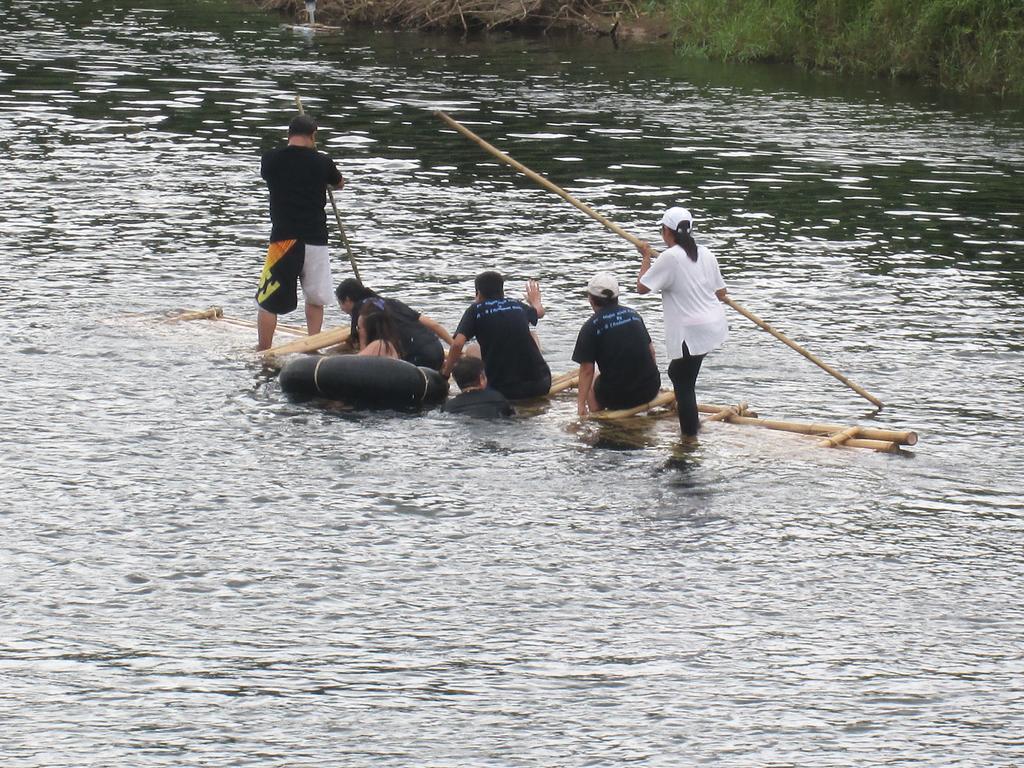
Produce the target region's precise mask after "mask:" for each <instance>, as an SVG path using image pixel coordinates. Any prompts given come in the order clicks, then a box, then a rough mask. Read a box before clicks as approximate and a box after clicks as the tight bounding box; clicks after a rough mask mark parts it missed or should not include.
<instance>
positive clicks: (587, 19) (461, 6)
mask: <svg viewBox="0 0 1024 768" xmlns="http://www.w3.org/2000/svg"><path fill="white" fill-rule="evenodd" d="M254 1H255V2H256V3H257V4H258V5H259V6H260V7H261V8H263V9H264V10H272V11H277V12H279V13H282V14H285V15H287V16H290V17H292V18H294V19H296V20H298V21H300V22H303V21H305V20H306V18H307V16H306V11H305V4H304V2H303V0H254ZM316 18H317V21H318V22H320V21H323V22H326V23H329V24H340V23H343V22H350V23H358V24H391V25H395V26H397V27H400V28H403V29H461V30H462V31H463V32H469V31H470V30H488V29H497V28H512V27H518V28H534V29H543V30H551V29H560V28H561V29H582V30H585V31H588V32H591V33H593V34H595V35H598V36H606V37H611V38H612V39H613V40H614V39H615V37H616V35H617V33H618V31H619V29H620V25H621V24H622V20H623V19H639V18H640V12H639V10H638V9H637V7H636V6H635V5H634V4H633V3H632V2H631V1H630V0H388V1H387V2H380V0H319V2H318V3H317V12H316Z"/></svg>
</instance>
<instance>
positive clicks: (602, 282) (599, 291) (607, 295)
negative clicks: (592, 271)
mask: <svg viewBox="0 0 1024 768" xmlns="http://www.w3.org/2000/svg"><path fill="white" fill-rule="evenodd" d="M587 293H589V294H590V295H591V296H596V297H597V298H599V299H615V298H618V296H619V281H618V280H616V279H615V275H613V274H612V273H611V272H598V273H597V274H596V275H594V276H593V277H592V278H590V282H589V283H587Z"/></svg>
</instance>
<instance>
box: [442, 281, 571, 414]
mask: <svg viewBox="0 0 1024 768" xmlns="http://www.w3.org/2000/svg"><path fill="white" fill-rule="evenodd" d="M474 287H475V289H476V298H475V301H474V302H473V303H472V304H471V305H470V306H469V307H468V308H467V309H466V311H465V312H464V313H463V315H462V319H461V320H460V321H459V327H458V328H457V329H456V331H455V338H454V340H453V341H452V344H451V348H450V349H449V350H448V359H447V360H445V363H444V367H443V368H442V369H441V373H442V374H443V375H445V376H449V375H451V373H452V370H453V369H454V367H455V364H456V363H457V362H458V361H459V358H461V357H462V353H463V347H465V345H466V342H468V341H470V340H472V339H474V338H475V339H476V340H477V342H479V344H480V356H481V358H483V361H484V369H485V371H486V372H487V382H488V386H489V387H491V388H493V389H496V390H498V391H499V392H501V394H503V395H504V396H505V397H507V398H508V399H509V400H524V399H527V398H531V397H540V396H542V395H546V394H547V393H548V391H549V390H550V389H551V369H550V368H548V364H547V363H546V362H545V361H544V356H543V355H542V354H541V353H540V348H539V347H538V346H537V341H536V339H535V338H534V336H533V334H532V333H531V332H530V326H531V325H532V326H536V325H537V322H538V320H540V318H542V317H544V305H543V304H542V303H541V297H540V286H539V285H538V283H537V281H536V280H530V281H528V282H527V283H526V301H525V302H522V301H516V300H514V299H507V298H505V278H504V277H502V276H501V274H500V273H498V272H493V271H487V272H481V273H480V274H479V275H477V276H476V280H475V282H474Z"/></svg>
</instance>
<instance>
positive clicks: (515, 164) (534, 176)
mask: <svg viewBox="0 0 1024 768" xmlns="http://www.w3.org/2000/svg"><path fill="white" fill-rule="evenodd" d="M434 114H435V115H436V116H437V117H438V118H440V119H441V120H442V121H444V122H445V123H446V124H447V125H448V126H450V127H451V128H453V129H454V130H456V131H458V132H459V133H461V134H462V135H463V136H465V137H466V138H468V139H469V140H470V141H472V142H474V143H476V144H478V145H479V146H480V147H482V148H483V149H484V150H485V151H487V152H489V153H490V154H492V155H494V156H495V157H496V158H498V159H499V160H501V161H502V162H503V163H505V164H506V165H509V166H511V167H512V168H515V169H516V170H517V171H519V172H520V173H522V174H523V175H524V176H526V177H527V178H529V179H531V180H533V181H535V182H537V183H538V184H540V185H541V186H542V187H544V188H545V189H547V190H549V191H551V192H554V193H555V194H556V195H558V196H559V197H561V198H562V199H563V200H565V201H566V202H568V203H570V204H571V205H573V206H575V207H576V208H578V209H579V210H581V211H583V212H584V213H585V214H587V215H588V216H590V217H591V218H593V219H595V220H597V221H599V222H600V223H601V224H602V225H604V227H605V228H606V229H608V230H610V231H611V232H614V233H615V234H617V235H618V236H619V237H621V238H623V239H624V240H627V241H629V242H630V243H632V244H633V245H635V246H638V247H639V246H640V245H641V244H642V243H643V242H644V241H643V240H641V239H640V238H638V237H636V236H634V235H631V234H630V233H629V232H627V231H626V230H624V229H623V228H622V227H620V226H619V225H618V224H616V223H615V222H613V221H611V220H610V219H608V218H606V217H605V216H602V215H601V214H600V213H598V212H597V211H595V210H594V209H593V208H591V207H590V206H588V205H586V204H584V203H582V202H580V201H579V200H577V199H576V198H575V197H573V196H572V195H571V194H569V193H568V192H566V191H565V190H564V189H562V188H561V187H559V186H558V185H557V184H554V183H552V182H551V181H548V180H547V179H546V178H544V177H543V176H541V175H540V174H539V173H535V172H534V171H531V170H530V169H529V168H527V167H526V166H525V165H523V164H522V163H520V162H519V161H517V160H513V159H512V158H511V157H509V156H508V155H506V154H505V153H504V152H502V151H501V150H500V149H498V148H497V147H495V146H493V145H492V144H488V143H487V142H486V141H484V140H483V139H481V138H480V137H479V136H477V135H476V134H475V133H473V132H472V131H471V130H469V129H468V128H466V127H465V126H464V125H462V124H461V123H459V122H458V121H457V120H453V119H452V118H451V117H449V116H448V115H446V114H445V113H444V112H442V111H441V110H437V111H436V112H434ZM725 303H726V304H728V305H729V306H730V307H732V308H733V309H735V310H736V311H737V312H739V313H740V314H741V315H743V316H744V317H746V318H747V319H748V320H750V321H752V322H753V323H754V324H755V325H757V326H759V327H760V328H762V329H764V330H766V331H768V332H769V333H770V334H771V335H772V336H774V337H775V338H777V339H778V340H779V341H781V342H783V343H784V344H786V346H788V347H790V348H791V349H794V350H796V351H797V352H799V353H800V354H801V355H803V356H804V357H806V358H807V359H808V360H810V361H811V362H812V363H814V364H815V365H817V366H818V367H819V368H821V369H822V370H823V371H825V372H826V373H828V374H830V375H832V376H834V377H835V378H836V379H838V380H839V381H841V382H842V383H843V384H845V385H846V386H848V387H850V389H852V390H853V391H854V392H856V393H857V394H858V395H860V396H861V397H863V398H865V399H866V400H868V401H869V402H870V403H872V404H873V405H874V406H875V407H876V408H878V409H879V410H881V409H882V408H883V406H884V404H883V403H882V401H881V400H879V399H878V398H877V397H875V396H874V395H872V394H870V393H869V392H868V391H867V390H865V389H864V388H863V387H861V386H859V385H857V384H855V383H854V382H852V381H851V380H850V379H848V378H847V377H846V376H844V375H843V374H841V373H840V372H839V371H837V370H836V369H835V368H833V367H832V366H830V365H828V364H827V363H825V362H824V361H822V360H821V359H820V358H818V357H817V356H815V355H813V354H812V353H810V352H809V351H807V350H806V349H804V348H803V347H801V346H800V345H799V344H797V343H796V342H795V341H793V340H792V339H790V338H789V337H787V336H785V335H784V334H783V333H782V332H780V331H777V330H776V329H774V328H772V327H771V326H770V325H768V323H766V322H765V321H764V320H762V319H761V318H759V317H758V316H757V315H755V314H754V313H753V312H750V311H748V310H747V309H745V308H744V307H743V306H742V305H740V304H739V303H738V302H737V301H735V300H733V299H731V298H728V297H727V298H726V300H725Z"/></svg>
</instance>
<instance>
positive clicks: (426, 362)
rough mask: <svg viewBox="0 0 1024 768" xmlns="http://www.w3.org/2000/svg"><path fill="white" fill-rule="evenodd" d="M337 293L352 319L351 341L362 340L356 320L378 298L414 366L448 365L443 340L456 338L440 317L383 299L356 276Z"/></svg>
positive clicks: (345, 282) (348, 280)
mask: <svg viewBox="0 0 1024 768" xmlns="http://www.w3.org/2000/svg"><path fill="white" fill-rule="evenodd" d="M334 295H335V296H336V297H337V299H338V305H339V306H340V307H341V311H342V312H344V313H346V314H347V315H350V316H351V318H352V325H351V328H352V333H351V335H350V336H349V339H350V343H352V344H355V343H356V342H358V339H359V334H358V333H357V332H356V322H357V320H358V318H359V311H360V308H361V307H362V305H363V303H364V302H365V301H366V300H367V299H374V300H376V301H378V302H380V303H381V306H382V307H383V309H384V311H385V312H387V313H388V315H389V316H390V318H391V322H392V324H393V325H394V327H395V330H396V331H397V333H398V336H399V338H400V339H401V342H402V350H403V353H402V359H403V360H406V361H407V362H410V363H412V364H413V365H423V366H426V367H427V368H433V369H434V370H435V371H437V370H440V369H441V366H442V365H443V364H444V348H443V347H442V346H441V339H444V341H445V342H446V343H448V344H451V343H452V337H451V335H450V334H449V333H448V331H446V330H445V329H444V326H442V325H441V324H440V323H438V322H437V321H436V320H433V319H431V318H429V317H427V316H426V315H421V314H420V313H419V312H417V311H416V310H414V309H412V308H410V307H408V306H406V305H405V304H403V303H402V302H401V301H399V300H398V299H385V298H382V297H381V296H379V295H378V294H377V293H376V292H375V291H373V290H371V289H370V288H367V287H366V286H365V285H363V284H362V283H361V282H359V281H358V280H356V279H355V278H354V277H349V278H346V279H345V280H342V281H341V282H340V283H338V287H337V288H336V289H335V291H334Z"/></svg>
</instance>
